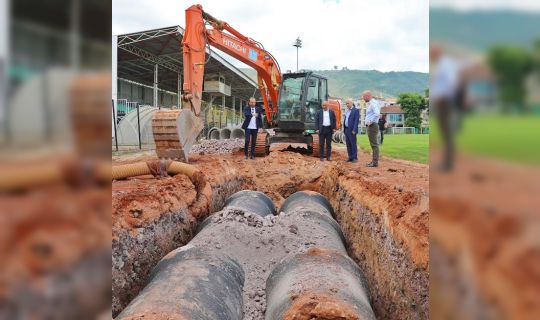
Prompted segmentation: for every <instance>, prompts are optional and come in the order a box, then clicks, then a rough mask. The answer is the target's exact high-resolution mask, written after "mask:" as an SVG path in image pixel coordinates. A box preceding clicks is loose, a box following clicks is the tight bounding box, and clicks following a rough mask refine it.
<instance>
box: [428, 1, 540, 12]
mask: <svg viewBox="0 0 540 320" xmlns="http://www.w3.org/2000/svg"><path fill="white" fill-rule="evenodd" d="M430 5H431V6H435V7H441V6H443V7H450V8H455V9H459V10H471V9H512V10H534V11H540V1H539V0H431V1H430Z"/></svg>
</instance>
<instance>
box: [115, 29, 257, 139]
mask: <svg viewBox="0 0 540 320" xmlns="http://www.w3.org/2000/svg"><path fill="white" fill-rule="evenodd" d="M183 34H184V29H183V28H182V27H180V26H171V27H165V28H159V29H153V30H146V31H140V32H134V33H129V34H122V35H117V36H113V39H112V42H113V43H112V46H113V48H114V49H113V55H112V64H113V74H112V76H113V80H112V82H113V83H112V99H113V101H115V102H116V103H115V112H116V115H117V119H118V120H117V121H120V119H121V118H122V117H123V116H124V115H125V114H127V113H129V112H132V111H133V110H134V109H135V108H136V106H137V105H144V106H152V107H155V108H158V109H159V108H162V107H165V108H176V107H179V106H181V91H182V83H183V82H182V76H183V53H182V38H183ZM206 54H207V57H208V59H207V61H206V64H205V79H204V86H203V97H202V99H203V111H202V113H201V117H202V118H203V120H204V121H205V126H206V129H208V128H209V127H213V126H217V127H225V126H232V125H236V124H238V123H239V122H240V120H241V110H242V106H243V105H245V104H246V101H247V100H248V99H249V97H251V96H257V95H258V94H259V92H258V89H257V83H256V82H255V81H254V80H253V79H252V78H250V77H249V76H248V75H246V74H245V73H244V72H242V71H241V70H240V69H239V68H237V67H236V66H234V65H233V64H232V63H231V62H230V61H229V60H227V59H226V58H225V56H224V55H223V54H219V53H217V52H216V51H215V50H213V49H211V48H210V47H207V48H206Z"/></svg>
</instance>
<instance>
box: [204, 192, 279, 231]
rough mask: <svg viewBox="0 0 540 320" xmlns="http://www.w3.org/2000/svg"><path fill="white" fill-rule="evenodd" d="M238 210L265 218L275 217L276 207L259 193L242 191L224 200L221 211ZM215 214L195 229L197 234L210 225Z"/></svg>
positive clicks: (270, 200)
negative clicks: (268, 216)
mask: <svg viewBox="0 0 540 320" xmlns="http://www.w3.org/2000/svg"><path fill="white" fill-rule="evenodd" d="M229 208H230V209H235V208H236V209H240V210H244V211H246V212H249V213H253V214H256V215H258V216H260V217H263V218H264V217H265V216H267V215H275V214H276V207H275V206H274V203H273V202H272V199H270V198H269V197H268V196H267V195H265V194H264V193H262V192H259V191H252V190H242V191H238V192H236V193H235V194H233V195H231V196H230V197H228V198H227V200H225V205H224V206H223V210H226V209H229ZM215 216H218V215H216V214H213V215H211V216H210V217H208V218H206V219H205V220H204V221H203V222H202V223H200V224H199V226H198V227H197V233H198V232H199V231H200V230H202V229H203V228H205V227H206V226H207V225H208V224H211V223H212V220H213V219H214V217H215Z"/></svg>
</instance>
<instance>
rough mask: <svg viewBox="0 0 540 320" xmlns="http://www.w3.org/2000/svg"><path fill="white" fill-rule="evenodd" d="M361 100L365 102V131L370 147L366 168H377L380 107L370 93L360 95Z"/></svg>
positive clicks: (365, 92)
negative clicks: (370, 152)
mask: <svg viewBox="0 0 540 320" xmlns="http://www.w3.org/2000/svg"><path fill="white" fill-rule="evenodd" d="M362 99H364V101H365V102H366V105H367V108H366V131H367V135H368V139H369V144H370V145H371V151H372V160H371V162H370V163H368V164H366V167H378V166H379V141H378V139H377V138H378V136H379V117H380V116H381V107H380V106H379V101H377V100H376V99H374V98H373V95H372V94H371V92H370V91H364V93H362Z"/></svg>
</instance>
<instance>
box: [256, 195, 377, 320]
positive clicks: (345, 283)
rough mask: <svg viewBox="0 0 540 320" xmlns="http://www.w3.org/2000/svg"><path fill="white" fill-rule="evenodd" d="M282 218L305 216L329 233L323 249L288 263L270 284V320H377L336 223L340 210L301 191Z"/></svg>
mask: <svg viewBox="0 0 540 320" xmlns="http://www.w3.org/2000/svg"><path fill="white" fill-rule="evenodd" d="M279 211H280V212H284V213H285V214H289V215H291V214H301V215H303V216H304V217H305V218H306V220H305V221H309V220H313V219H315V220H316V221H317V224H320V225H321V227H323V229H324V230H328V232H325V234H324V235H320V236H322V237H323V239H324V242H323V245H322V246H319V247H316V248H311V249H309V250H308V251H307V252H305V253H300V254H297V255H295V256H293V257H290V258H289V259H287V260H284V261H282V262H281V263H280V264H279V265H278V266H276V267H275V268H274V270H272V272H271V274H270V276H269V277H268V279H267V281H266V297H267V308H266V320H278V319H279V320H293V319H329V320H330V319H343V320H360V319H375V316H374V313H373V310H372V309H371V305H370V302H369V298H368V297H369V293H368V289H367V288H368V286H367V283H366V281H365V279H364V277H363V275H362V273H361V271H360V269H359V268H358V265H357V264H356V263H355V262H354V261H353V260H352V259H350V258H349V257H348V256H347V251H346V249H345V246H344V243H345V238H344V236H343V233H342V231H341V228H340V226H339V225H338V224H337V222H336V221H335V220H334V219H333V216H334V209H333V208H332V205H331V204H330V202H328V200H327V199H326V198H325V197H324V196H323V195H321V194H319V193H317V192H313V191H299V192H296V193H294V194H292V195H291V196H289V197H288V198H287V199H286V200H285V201H284V202H283V204H282V206H281V208H280V210H279Z"/></svg>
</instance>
